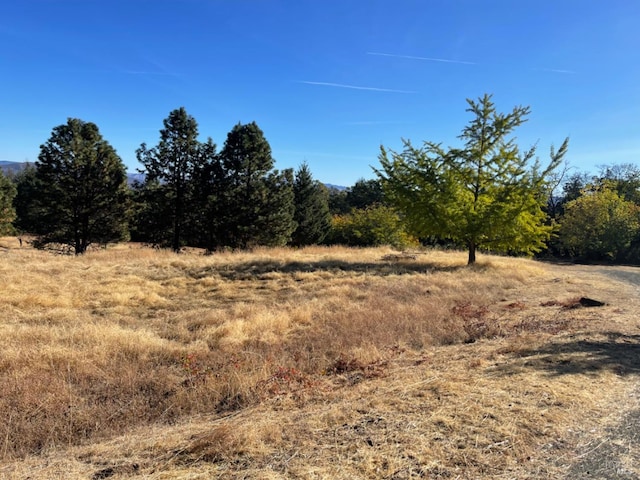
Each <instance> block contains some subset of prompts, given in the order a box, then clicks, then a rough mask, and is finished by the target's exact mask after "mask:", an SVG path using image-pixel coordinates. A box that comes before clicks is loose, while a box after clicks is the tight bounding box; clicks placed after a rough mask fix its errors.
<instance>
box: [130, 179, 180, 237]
mask: <svg viewBox="0 0 640 480" xmlns="http://www.w3.org/2000/svg"><path fill="white" fill-rule="evenodd" d="M167 190H168V189H167V188H166V186H164V185H162V184H161V183H160V181H159V180H145V182H144V183H140V182H136V183H134V184H133V185H132V187H131V199H132V212H131V226H130V229H129V231H130V232H131V240H133V241H134V242H144V243H148V244H151V245H153V246H164V245H171V241H172V239H173V236H172V228H173V224H172V207H173V206H172V205H171V203H170V195H168V192H167Z"/></svg>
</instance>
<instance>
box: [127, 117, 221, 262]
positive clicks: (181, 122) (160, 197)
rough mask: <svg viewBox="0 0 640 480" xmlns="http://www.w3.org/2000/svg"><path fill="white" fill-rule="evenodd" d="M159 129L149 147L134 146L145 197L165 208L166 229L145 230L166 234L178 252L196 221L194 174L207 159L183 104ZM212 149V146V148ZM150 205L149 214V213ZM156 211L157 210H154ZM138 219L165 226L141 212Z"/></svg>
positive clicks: (157, 236)
mask: <svg viewBox="0 0 640 480" xmlns="http://www.w3.org/2000/svg"><path fill="white" fill-rule="evenodd" d="M163 124H164V128H163V129H162V130H160V141H159V142H158V145H157V146H155V147H153V148H150V149H149V148H147V146H146V144H144V143H143V144H142V145H141V146H140V148H139V149H138V150H137V152H136V155H137V158H138V161H139V162H140V163H141V164H142V165H143V166H144V170H143V172H144V173H145V174H146V179H145V184H146V186H147V187H148V189H149V191H148V192H147V194H148V195H147V197H148V198H147V199H146V201H148V202H151V205H153V204H157V205H161V206H162V207H163V209H164V208H166V209H167V210H166V211H167V213H168V215H169V218H168V219H167V220H168V223H169V224H170V225H169V229H170V231H169V232H166V231H156V232H148V234H149V235H150V236H151V237H153V238H156V239H164V238H166V239H167V241H168V243H169V244H170V245H171V248H172V249H173V250H174V251H176V252H179V251H180V248H181V247H182V245H183V244H185V243H190V242H188V241H187V238H186V237H187V236H188V232H189V229H190V222H194V221H197V220H196V216H197V215H198V212H197V211H196V210H194V208H193V207H194V204H195V203H196V200H195V199H194V188H193V187H194V182H193V179H194V176H195V175H196V172H198V171H199V170H201V169H202V168H203V165H204V164H205V163H206V162H208V161H210V158H208V157H207V154H210V153H211V152H210V150H205V149H203V147H202V144H201V143H200V142H199V141H198V124H197V122H196V120H195V118H193V117H192V116H191V115H189V114H187V111H186V110H185V108H184V107H180V108H178V109H176V110H173V111H172V112H170V113H169V116H168V117H167V118H166V119H165V120H164V122H163ZM214 150H215V149H214ZM152 210H153V209H151V211H150V212H148V213H150V214H153V211H152ZM155 213H156V214H157V212H155ZM139 221H141V222H143V223H144V224H145V225H147V226H148V227H149V228H151V229H153V228H154V224H155V226H156V228H161V229H165V228H166V227H165V225H163V223H162V222H161V223H160V224H158V222H154V221H152V220H150V219H146V220H145V217H144V215H143V216H142V217H140V219H139Z"/></svg>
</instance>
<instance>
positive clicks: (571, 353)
mask: <svg viewBox="0 0 640 480" xmlns="http://www.w3.org/2000/svg"><path fill="white" fill-rule="evenodd" d="M598 336H599V337H604V338H603V339H598V340H576V341H573V342H568V343H565V342H556V343H549V344H547V345H545V346H544V347H542V348H533V349H526V350H518V351H517V355H518V356H519V357H520V358H523V359H524V360H525V361H524V365H523V364H522V363H518V364H517V365H516V364H510V365H506V366H501V367H499V368H498V370H500V371H502V373H505V374H515V373H518V372H519V371H521V367H522V366H524V367H526V368H535V369H539V370H542V371H546V372H548V373H549V375H553V376H560V375H575V374H596V373H598V372H601V371H606V370H608V371H612V372H614V373H616V374H618V375H637V374H640V335H624V334H621V333H618V332H606V333H604V334H599V335H598Z"/></svg>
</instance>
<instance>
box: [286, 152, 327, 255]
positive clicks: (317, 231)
mask: <svg viewBox="0 0 640 480" xmlns="http://www.w3.org/2000/svg"><path fill="white" fill-rule="evenodd" d="M293 194H294V202H295V213H294V220H295V222H296V229H295V231H294V232H293V234H292V236H291V244H292V245H295V246H303V245H313V244H317V243H320V242H322V240H324V238H325V237H326V236H327V234H328V233H329V229H330V228H331V215H330V213H329V193H328V192H327V188H326V187H325V186H324V185H322V184H320V182H318V181H316V180H314V179H313V176H312V174H311V170H310V169H309V165H307V164H306V163H303V164H302V165H300V168H298V170H297V171H296V175H295V180H294V182H293Z"/></svg>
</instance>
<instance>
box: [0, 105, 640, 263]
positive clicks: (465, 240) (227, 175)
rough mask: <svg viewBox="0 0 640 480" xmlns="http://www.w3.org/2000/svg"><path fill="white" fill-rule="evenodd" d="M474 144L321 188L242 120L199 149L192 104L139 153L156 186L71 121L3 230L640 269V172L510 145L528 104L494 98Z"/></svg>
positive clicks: (75, 238) (63, 240)
mask: <svg viewBox="0 0 640 480" xmlns="http://www.w3.org/2000/svg"><path fill="white" fill-rule="evenodd" d="M467 103H468V108H467V111H468V112H469V113H470V114H471V116H472V119H471V121H470V122H469V124H468V125H467V126H466V127H465V128H464V129H463V130H462V132H461V134H460V136H459V139H460V140H461V141H462V146H461V147H456V148H453V147H448V148H445V147H443V146H442V144H440V143H437V142H432V141H425V142H423V144H422V146H415V145H414V144H412V143H411V141H409V140H404V141H403V142H404V144H403V145H404V148H403V150H402V151H399V152H396V151H393V150H391V149H387V148H385V147H384V146H382V147H381V152H380V156H379V160H380V166H379V167H378V168H376V169H374V173H375V174H376V178H375V179H372V180H364V179H361V180H359V181H358V182H356V183H355V184H354V185H353V186H351V187H350V188H347V189H346V190H338V189H330V188H327V187H326V186H324V185H323V184H321V183H320V182H319V181H317V180H315V179H314V178H313V175H312V173H311V171H310V169H309V167H308V165H307V164H306V163H303V164H301V165H300V167H299V168H298V169H297V170H296V171H293V169H285V170H282V171H279V170H276V169H275V168H274V166H275V161H274V159H273V157H272V154H271V148H270V146H269V143H268V142H267V140H266V138H265V136H264V133H263V132H262V130H261V129H260V128H259V127H258V125H257V124H256V123H255V122H252V123H248V124H240V123H239V124H237V125H235V126H234V127H233V128H232V129H231V131H230V132H229V133H228V134H227V138H226V140H225V142H224V144H223V146H222V148H221V149H220V150H218V148H217V146H216V144H215V143H214V142H213V140H212V139H211V138H208V139H207V140H206V141H201V140H199V131H198V125H197V122H196V120H195V119H194V118H193V117H192V116H190V115H189V114H188V113H187V112H186V110H185V109H184V108H179V109H176V110H174V111H172V112H170V113H169V116H168V117H167V118H166V119H165V120H164V122H163V128H162V129H161V130H160V138H159V140H158V143H157V144H156V145H155V146H152V147H148V146H147V145H146V144H144V143H143V144H142V145H141V146H140V148H139V149H138V150H137V151H136V156H137V159H138V161H139V163H140V164H141V166H142V168H141V169H140V172H141V173H144V180H143V181H140V182H135V183H133V185H128V183H127V175H126V170H125V166H124V164H123V162H122V160H121V159H120V157H119V156H118V155H117V153H116V152H115V150H114V149H113V148H112V147H111V146H110V145H109V143H108V142H107V141H106V140H105V139H103V138H102V136H101V134H100V132H99V130H98V127H97V126H96V125H95V124H93V123H89V122H85V121H82V120H80V119H68V121H67V123H66V124H64V125H60V126H57V127H55V128H54V129H53V131H52V134H51V136H50V138H49V139H48V140H47V141H46V142H45V143H44V144H43V145H42V146H41V148H40V154H39V156H38V160H37V161H36V162H35V165H33V166H30V167H28V168H26V169H25V170H23V171H22V172H20V173H19V174H16V175H14V176H13V178H11V179H9V178H7V177H5V176H4V175H2V174H0V232H1V233H3V234H6V233H11V232H14V233H15V232H26V233H30V234H33V235H34V236H35V239H36V240H35V242H34V244H35V245H36V246H39V247H44V246H46V245H49V244H51V243H57V244H65V245H69V246H70V247H71V249H72V250H73V251H74V252H75V253H76V254H81V253H84V252H85V251H86V249H87V248H88V247H89V245H91V244H102V245H104V244H107V243H110V242H118V241H126V240H133V241H138V242H145V243H148V244H153V245H156V246H160V247H166V248H171V249H173V250H174V251H176V252H178V251H180V249H181V248H183V247H185V246H192V247H200V248H204V249H205V250H206V251H208V252H215V251H217V250H219V249H227V248H231V249H247V248H251V247H254V246H262V245H264V246H280V245H292V246H304V245H310V244H319V243H326V244H345V245H353V246H373V245H384V244H386V245H392V246H395V247H397V248H407V247H411V246H418V245H420V244H423V245H424V244H428V245H441V246H452V247H456V248H461V247H462V248H466V249H467V251H468V253H469V263H474V262H475V260H476V251H478V250H479V251H486V252H496V253H498V252H499V253H507V254H526V255H532V254H537V255H553V256H559V257H565V258H572V259H579V260H610V261H624V262H632V263H637V262H640V169H638V167H636V166H634V165H614V166H608V167H602V168H601V171H600V172H599V174H597V175H591V176H589V175H587V174H584V173H573V174H572V175H569V174H568V171H567V168H566V164H565V163H564V157H565V155H566V153H567V150H568V139H565V140H564V141H563V142H562V144H561V145H560V147H559V148H558V149H557V150H555V149H554V148H553V147H552V148H551V149H550V158H549V161H548V162H547V163H546V164H543V163H542V162H541V161H540V160H539V159H538V158H537V156H536V148H535V146H534V147H532V148H529V149H526V150H522V149H521V148H520V147H519V146H518V145H517V144H516V143H515V140H514V139H513V138H512V137H511V135H512V134H513V132H514V130H515V129H516V128H517V127H519V126H520V125H522V124H523V123H524V122H526V121H527V116H528V115H529V113H530V109H529V107H522V106H518V107H515V108H514V109H513V110H512V111H511V112H508V113H500V112H498V111H497V109H496V107H495V105H494V103H493V101H492V97H491V95H484V96H483V97H480V98H479V99H478V100H477V101H475V100H467Z"/></svg>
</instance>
